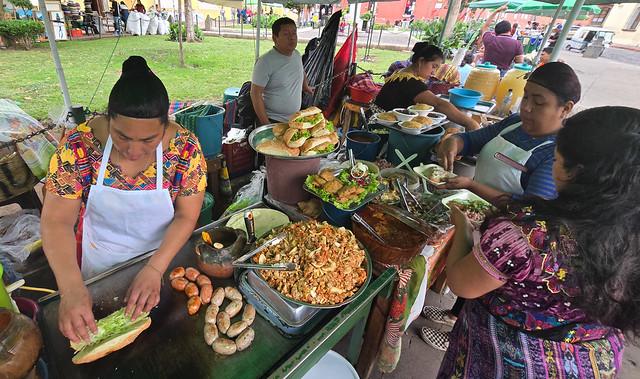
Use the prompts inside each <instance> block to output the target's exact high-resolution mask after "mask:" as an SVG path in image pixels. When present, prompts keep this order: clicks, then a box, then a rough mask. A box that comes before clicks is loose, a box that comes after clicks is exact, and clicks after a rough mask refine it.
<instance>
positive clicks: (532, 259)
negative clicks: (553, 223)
mask: <svg viewBox="0 0 640 379" xmlns="http://www.w3.org/2000/svg"><path fill="white" fill-rule="evenodd" d="M551 235H553V237H551ZM474 239H475V244H474V248H473V254H474V255H475V257H476V259H477V260H478V262H479V263H480V265H481V266H482V267H483V268H484V269H485V270H486V271H487V272H488V273H489V274H490V275H491V276H493V277H494V278H496V279H498V280H501V281H504V282H506V283H505V284H504V285H503V286H502V287H500V288H498V289H496V290H494V291H492V292H490V293H488V294H486V295H485V296H483V297H482V298H481V299H480V300H481V302H482V303H483V304H484V305H485V306H486V307H487V309H488V310H489V312H490V313H492V314H493V315H494V316H496V317H499V318H501V319H502V320H503V321H504V322H505V323H507V324H509V325H511V326H514V327H516V328H519V329H521V330H524V331H529V332H531V331H540V330H549V329H554V328H555V329H556V330H558V328H565V329H560V330H561V336H562V339H563V341H564V342H570V343H577V342H580V341H589V340H595V339H601V338H603V337H604V336H605V335H607V334H608V333H609V332H611V331H612V328H610V327H606V326H603V325H600V324H597V323H596V322H593V321H592V320H589V318H588V317H587V315H586V314H585V312H584V311H583V310H582V309H580V308H579V307H577V306H576V305H574V303H573V300H574V298H575V295H576V294H577V283H576V280H575V277H574V276H573V272H572V271H571V268H570V266H569V265H568V260H569V258H571V254H573V253H574V252H575V251H576V246H575V242H574V241H573V240H572V239H571V237H570V236H569V233H568V231H567V230H566V229H564V228H560V229H559V230H558V231H557V232H554V233H550V232H549V231H548V230H547V223H546V222H545V221H536V219H535V215H533V214H532V213H531V209H530V208H529V209H527V208H525V209H524V210H523V211H522V212H520V213H519V214H517V215H514V216H512V217H505V218H496V219H493V220H491V221H489V222H488V223H487V225H485V226H484V227H483V228H482V232H481V233H480V232H476V233H475V236H474Z"/></svg>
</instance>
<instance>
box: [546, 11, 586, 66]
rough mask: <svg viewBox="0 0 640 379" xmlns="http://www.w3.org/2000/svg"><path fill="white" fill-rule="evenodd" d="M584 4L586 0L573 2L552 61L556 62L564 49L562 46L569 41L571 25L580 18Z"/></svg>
mask: <svg viewBox="0 0 640 379" xmlns="http://www.w3.org/2000/svg"><path fill="white" fill-rule="evenodd" d="M583 5H584V0H576V2H575V4H573V8H572V9H571V13H569V17H568V18H567V21H566V22H565V23H564V26H563V27H562V32H561V33H560V37H558V40H557V41H556V46H555V47H554V48H553V52H552V53H551V58H550V59H549V61H550V62H555V61H556V60H557V59H558V55H560V50H562V46H563V45H564V43H565V42H566V41H567V36H568V35H569V30H570V29H571V25H573V22H574V21H575V20H576V18H578V14H580V10H581V9H582V6H583Z"/></svg>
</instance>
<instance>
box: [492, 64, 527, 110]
mask: <svg viewBox="0 0 640 379" xmlns="http://www.w3.org/2000/svg"><path fill="white" fill-rule="evenodd" d="M532 69H533V67H532V66H529V65H528V64H522V63H520V64H516V65H514V66H513V68H512V69H511V70H509V71H507V73H506V74H505V75H504V78H502V81H500V84H499V85H498V89H497V90H496V104H498V106H500V107H501V106H502V102H503V100H504V98H505V96H507V93H509V90H511V91H512V92H513V96H512V98H511V101H510V102H509V104H508V108H507V109H511V108H512V107H513V105H514V104H517V103H518V100H519V99H522V96H524V86H525V85H526V84H527V79H526V76H527V74H528V73H529V72H531V70H532Z"/></svg>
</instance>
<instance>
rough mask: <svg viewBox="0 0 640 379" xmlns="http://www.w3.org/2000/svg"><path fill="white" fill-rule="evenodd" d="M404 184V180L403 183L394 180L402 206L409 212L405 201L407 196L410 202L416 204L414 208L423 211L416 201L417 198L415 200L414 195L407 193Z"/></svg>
mask: <svg viewBox="0 0 640 379" xmlns="http://www.w3.org/2000/svg"><path fill="white" fill-rule="evenodd" d="M405 183H406V178H405V181H404V183H403V182H400V179H397V178H396V180H395V185H396V189H397V191H398V193H399V194H400V198H401V199H402V205H404V208H405V209H406V210H407V211H409V212H410V211H411V209H410V208H409V201H408V200H407V196H409V197H410V198H411V200H413V202H414V203H415V204H416V207H418V209H420V210H421V211H424V209H423V208H422V204H420V201H418V198H416V197H415V195H414V194H412V193H411V191H409V189H408V188H407V186H406V184H405Z"/></svg>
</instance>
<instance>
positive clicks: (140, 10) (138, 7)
mask: <svg viewBox="0 0 640 379" xmlns="http://www.w3.org/2000/svg"><path fill="white" fill-rule="evenodd" d="M134 9H135V10H136V12H138V13H147V8H145V7H144V4H142V2H141V1H140V0H138V2H137V3H136V6H135V8H134Z"/></svg>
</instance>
